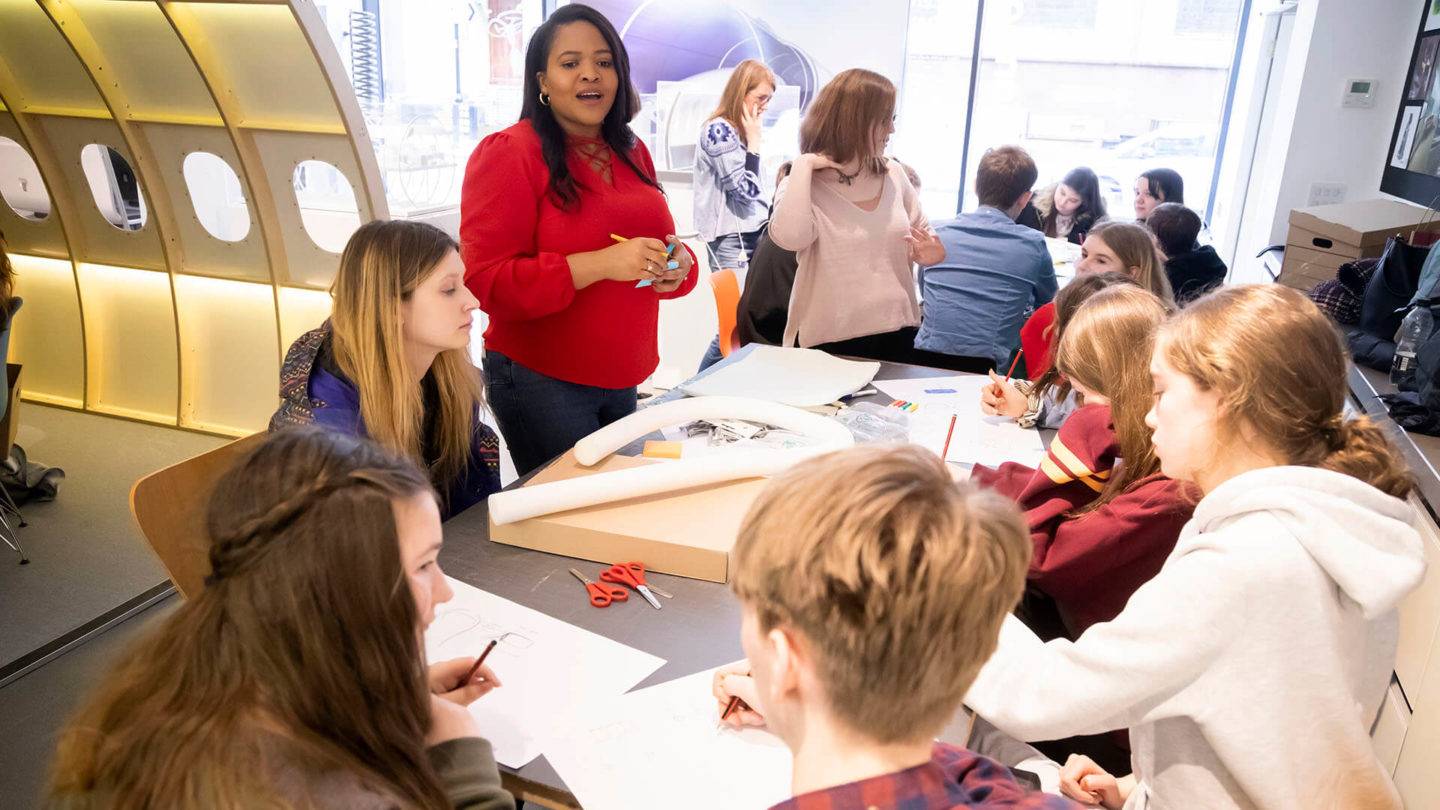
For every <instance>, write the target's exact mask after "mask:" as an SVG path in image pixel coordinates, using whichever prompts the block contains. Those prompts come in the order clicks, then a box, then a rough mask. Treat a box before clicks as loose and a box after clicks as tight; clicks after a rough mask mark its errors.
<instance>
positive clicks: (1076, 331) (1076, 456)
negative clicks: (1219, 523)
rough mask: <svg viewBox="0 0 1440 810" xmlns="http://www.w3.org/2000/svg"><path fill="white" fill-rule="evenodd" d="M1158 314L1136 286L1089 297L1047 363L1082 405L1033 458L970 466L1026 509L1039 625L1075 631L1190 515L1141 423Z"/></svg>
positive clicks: (1104, 608)
mask: <svg viewBox="0 0 1440 810" xmlns="http://www.w3.org/2000/svg"><path fill="white" fill-rule="evenodd" d="M1164 319H1165V307H1164V305H1163V304H1162V303H1161V302H1160V300H1159V299H1158V298H1156V297H1155V296H1154V295H1152V294H1150V293H1149V292H1146V291H1145V290H1142V289H1140V288H1138V287H1136V286H1132V285H1118V286H1111V287H1109V288H1106V289H1102V290H1100V291H1099V292H1096V293H1095V294H1094V295H1092V296H1090V298H1089V299H1088V300H1086V301H1085V303H1084V304H1082V305H1081V306H1080V307H1079V309H1077V310H1076V312H1075V315H1074V317H1073V319H1071V320H1070V322H1069V323H1068V324H1067V326H1066V329H1065V334H1064V337H1063V338H1061V341H1060V347H1059V352H1058V358H1057V366H1056V369H1057V371H1058V372H1059V374H1060V375H1061V376H1062V377H1063V378H1064V379H1065V380H1066V381H1068V383H1069V385H1070V386H1071V387H1072V388H1073V389H1074V390H1075V391H1076V393H1077V394H1078V395H1079V396H1080V401H1081V403H1082V404H1081V406H1080V407H1079V408H1078V409H1077V410H1076V411H1075V412H1074V413H1073V414H1071V415H1070V417H1069V418H1068V419H1066V420H1065V422H1064V424H1062V425H1061V426H1060V430H1059V432H1058V433H1057V434H1056V435H1055V438H1054V439H1053V440H1052V441H1051V442H1050V447H1049V448H1048V449H1047V450H1046V453H1045V455H1044V456H1043V457H1041V459H1040V463H1039V465H1038V466H1037V467H1035V468H1031V467H1028V466H1026V465H1023V464H1016V463H1013V462H1011V463H1007V464H1003V465H1001V466H1000V467H999V468H998V469H994V470H992V469H989V468H987V467H981V466H977V467H976V468H975V470H974V472H973V473H972V478H973V479H974V480H975V481H976V482H977V483H980V484H982V485H984V486H989V487H992V488H994V489H996V490H997V491H999V492H1001V493H1002V494H1005V495H1008V496H1010V497H1011V498H1014V499H1015V501H1016V502H1017V503H1019V504H1020V506H1021V508H1023V509H1024V510H1025V513H1026V518H1027V519H1028V520H1029V523H1030V532H1031V539H1032V540H1033V542H1034V545H1035V556H1034V557H1033V558H1032V560H1031V563H1030V574H1029V582H1030V586H1031V591H1032V594H1031V596H1032V598H1031V599H1028V600H1027V602H1026V606H1027V609H1026V612H1025V615H1026V616H1027V618H1028V619H1031V620H1032V625H1033V626H1034V627H1035V628H1036V630H1037V632H1040V633H1041V634H1042V635H1045V636H1061V635H1063V636H1066V637H1069V638H1078V637H1080V635H1081V634H1082V633H1084V632H1085V630H1086V629H1087V628H1088V627H1090V626H1091V625H1093V624H1095V623H1096V622H1102V621H1106V620H1108V619H1112V618H1114V617H1115V616H1116V615H1117V614H1118V613H1119V612H1120V610H1121V609H1122V608H1124V607H1125V601H1126V600H1127V599H1129V598H1130V594H1132V593H1133V592H1134V591H1135V589H1136V588H1138V587H1140V586H1141V585H1142V584H1143V583H1144V582H1145V581H1146V580H1148V579H1150V577H1152V576H1154V575H1155V573H1156V572H1157V571H1159V570H1160V566H1161V565H1162V564H1163V563H1164V562H1165V557H1166V556H1168V555H1169V553H1170V550H1171V549H1172V548H1174V546H1175V540H1176V538H1177V537H1179V535H1180V527H1181V526H1183V525H1185V521H1187V520H1189V519H1190V511H1191V501H1190V500H1189V499H1188V498H1187V497H1186V492H1185V490H1184V488H1183V487H1182V485H1181V484H1179V483H1177V482H1176V481H1173V480H1171V479H1170V478H1168V477H1167V476H1165V475H1164V474H1163V473H1162V472H1161V470H1160V462H1159V460H1158V459H1156V457H1155V453H1154V451H1153V450H1152V449H1151V445H1150V429H1149V428H1148V427H1147V426H1146V425H1145V412H1146V411H1148V410H1149V409H1150V381H1149V378H1148V373H1147V367H1148V364H1149V362H1150V347H1151V345H1152V344H1153V343H1154V340H1155V333H1156V331H1157V330H1158V329H1159V327H1160V324H1161V322H1162V321H1164ZM1056 614H1058V619H1059V624H1058V625H1057V623H1056V622H1055V618H1056Z"/></svg>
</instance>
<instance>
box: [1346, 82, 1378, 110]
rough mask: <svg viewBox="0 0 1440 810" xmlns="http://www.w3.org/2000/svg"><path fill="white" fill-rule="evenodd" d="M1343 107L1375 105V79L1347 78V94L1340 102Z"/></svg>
mask: <svg viewBox="0 0 1440 810" xmlns="http://www.w3.org/2000/svg"><path fill="white" fill-rule="evenodd" d="M1340 106H1341V107H1374V106H1375V80H1374V79H1346V80H1345V96H1344V100H1343V101H1341V102H1340Z"/></svg>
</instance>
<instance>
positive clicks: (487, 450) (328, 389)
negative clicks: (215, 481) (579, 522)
mask: <svg viewBox="0 0 1440 810" xmlns="http://www.w3.org/2000/svg"><path fill="white" fill-rule="evenodd" d="M330 335H331V328H330V321H328V320H327V321H325V323H323V324H321V325H320V327H319V328H318V329H312V330H310V331H309V332H306V333H305V334H303V335H301V336H300V337H299V338H298V339H297V340H296V341H295V342H294V343H293V344H291V346H290V351H288V352H286V353H285V363H284V364H283V365H282V366H281V367H280V408H279V409H278V410H276V411H275V415H274V416H272V417H270V430H272V431H275V430H280V429H281V428H284V427H288V426H290V425H310V424H315V425H322V426H324V427H327V428H330V429H332V430H338V431H340V432H342V433H347V434H350V435H352V436H360V437H362V438H369V433H368V432H367V431H366V430H365V423H364V422H363V421H362V420H361V418H360V390H359V389H358V388H356V387H355V384H354V383H353V382H351V381H350V380H348V379H346V378H345V376H344V375H343V374H342V373H340V372H339V369H338V368H335V367H334V366H333V364H327V363H325V362H322V361H321V355H322V354H328V352H329V347H328V343H329V341H330ZM327 365H328V366H329V367H328V368H327ZM434 484H435V488H436V489H437V490H438V491H439V492H440V494H441V495H443V496H444V500H443V501H442V503H441V504H440V516H441V518H442V519H449V518H450V517H451V516H452V515H458V514H460V513H461V512H463V511H465V510H466V509H468V508H470V507H471V506H473V505H475V504H477V503H479V502H480V501H483V500H485V499H486V498H487V497H489V496H490V494H491V493H492V492H498V491H499V490H500V440H499V438H498V437H497V436H496V435H495V431H493V430H491V429H490V427H489V426H488V425H486V424H484V423H483V422H481V421H480V420H479V419H478V418H477V419H476V420H475V437H474V442H473V444H472V446H471V449H470V463H469V464H468V465H467V466H466V469H465V472H464V474H463V475H462V476H460V477H459V478H457V479H456V480H454V481H434Z"/></svg>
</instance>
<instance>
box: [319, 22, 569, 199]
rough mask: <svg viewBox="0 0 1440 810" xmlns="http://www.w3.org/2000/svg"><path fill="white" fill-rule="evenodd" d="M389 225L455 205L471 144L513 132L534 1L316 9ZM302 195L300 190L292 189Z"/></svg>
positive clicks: (518, 110) (534, 24)
mask: <svg viewBox="0 0 1440 810" xmlns="http://www.w3.org/2000/svg"><path fill="white" fill-rule="evenodd" d="M316 6H317V8H318V9H319V11H320V13H321V15H322V16H323V18H324V20H325V25H326V27H327V28H328V29H329V31H330V35H331V37H332V38H333V39H334V41H335V47H336V49H337V50H338V51H339V52H340V58H341V61H343V62H344V63H345V65H346V68H347V69H348V71H349V73H350V76H351V80H352V83H353V84H354V86H355V90H356V95H357V96H359V98H360V103H361V106H362V108H363V109H364V111H365V119H366V122H367V123H368V125H369V128H370V138H371V140H372V141H374V145H375V152H376V157H377V158H378V160H379V163H380V170H381V173H382V175H383V177H384V182H385V196H386V198H387V200H388V202H389V204H390V208H391V211H392V213H393V214H394V215H395V216H425V215H427V214H430V213H432V212H435V211H436V210H439V209H446V208H452V207H454V206H456V205H458V204H459V202H460V184H461V181H462V180H463V176H464V171H465V161H466V159H467V158H469V156H470V152H471V151H472V150H473V149H474V148H475V144H476V143H478V142H479V140H480V139H481V138H483V137H485V136H486V135H488V134H489V133H491V132H494V131H496V130H499V129H503V128H505V127H507V126H509V125H510V124H513V123H514V122H515V119H516V117H517V116H518V114H519V112H520V87H521V74H522V72H523V62H524V58H525V42H526V40H527V39H529V36H530V32H531V31H533V30H534V29H535V27H536V26H538V25H539V24H540V21H541V0H426V1H425V2H405V3H402V2H400V0H320V2H317V3H316ZM297 191H302V189H297Z"/></svg>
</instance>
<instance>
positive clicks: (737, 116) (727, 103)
mask: <svg viewBox="0 0 1440 810" xmlns="http://www.w3.org/2000/svg"><path fill="white" fill-rule="evenodd" d="M762 84H768V85H770V89H771V90H774V89H775V87H776V86H777V82H776V81H775V74H774V73H773V72H772V71H771V70H770V68H768V67H766V66H765V63H764V62H761V61H760V60H758V59H746V60H745V61H743V62H741V63H740V64H738V65H736V66H735V69H734V70H733V71H731V72H730V80H729V81H727V82H725V90H724V91H723V92H721V93H720V106H718V107H716V108H715V111H714V112H712V113H710V117H711V118H724V119H725V120H726V121H728V122H730V126H732V127H734V128H735V134H737V135H739V136H740V142H741V143H743V144H745V145H746V146H749V145H750V142H749V141H747V140H746V139H745V128H744V127H743V126H741V125H740V122H741V121H742V120H743V119H744V118H745V96H747V95H749V94H750V91H751V90H754V89H755V88H757V87H759V86H760V85H762Z"/></svg>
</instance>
